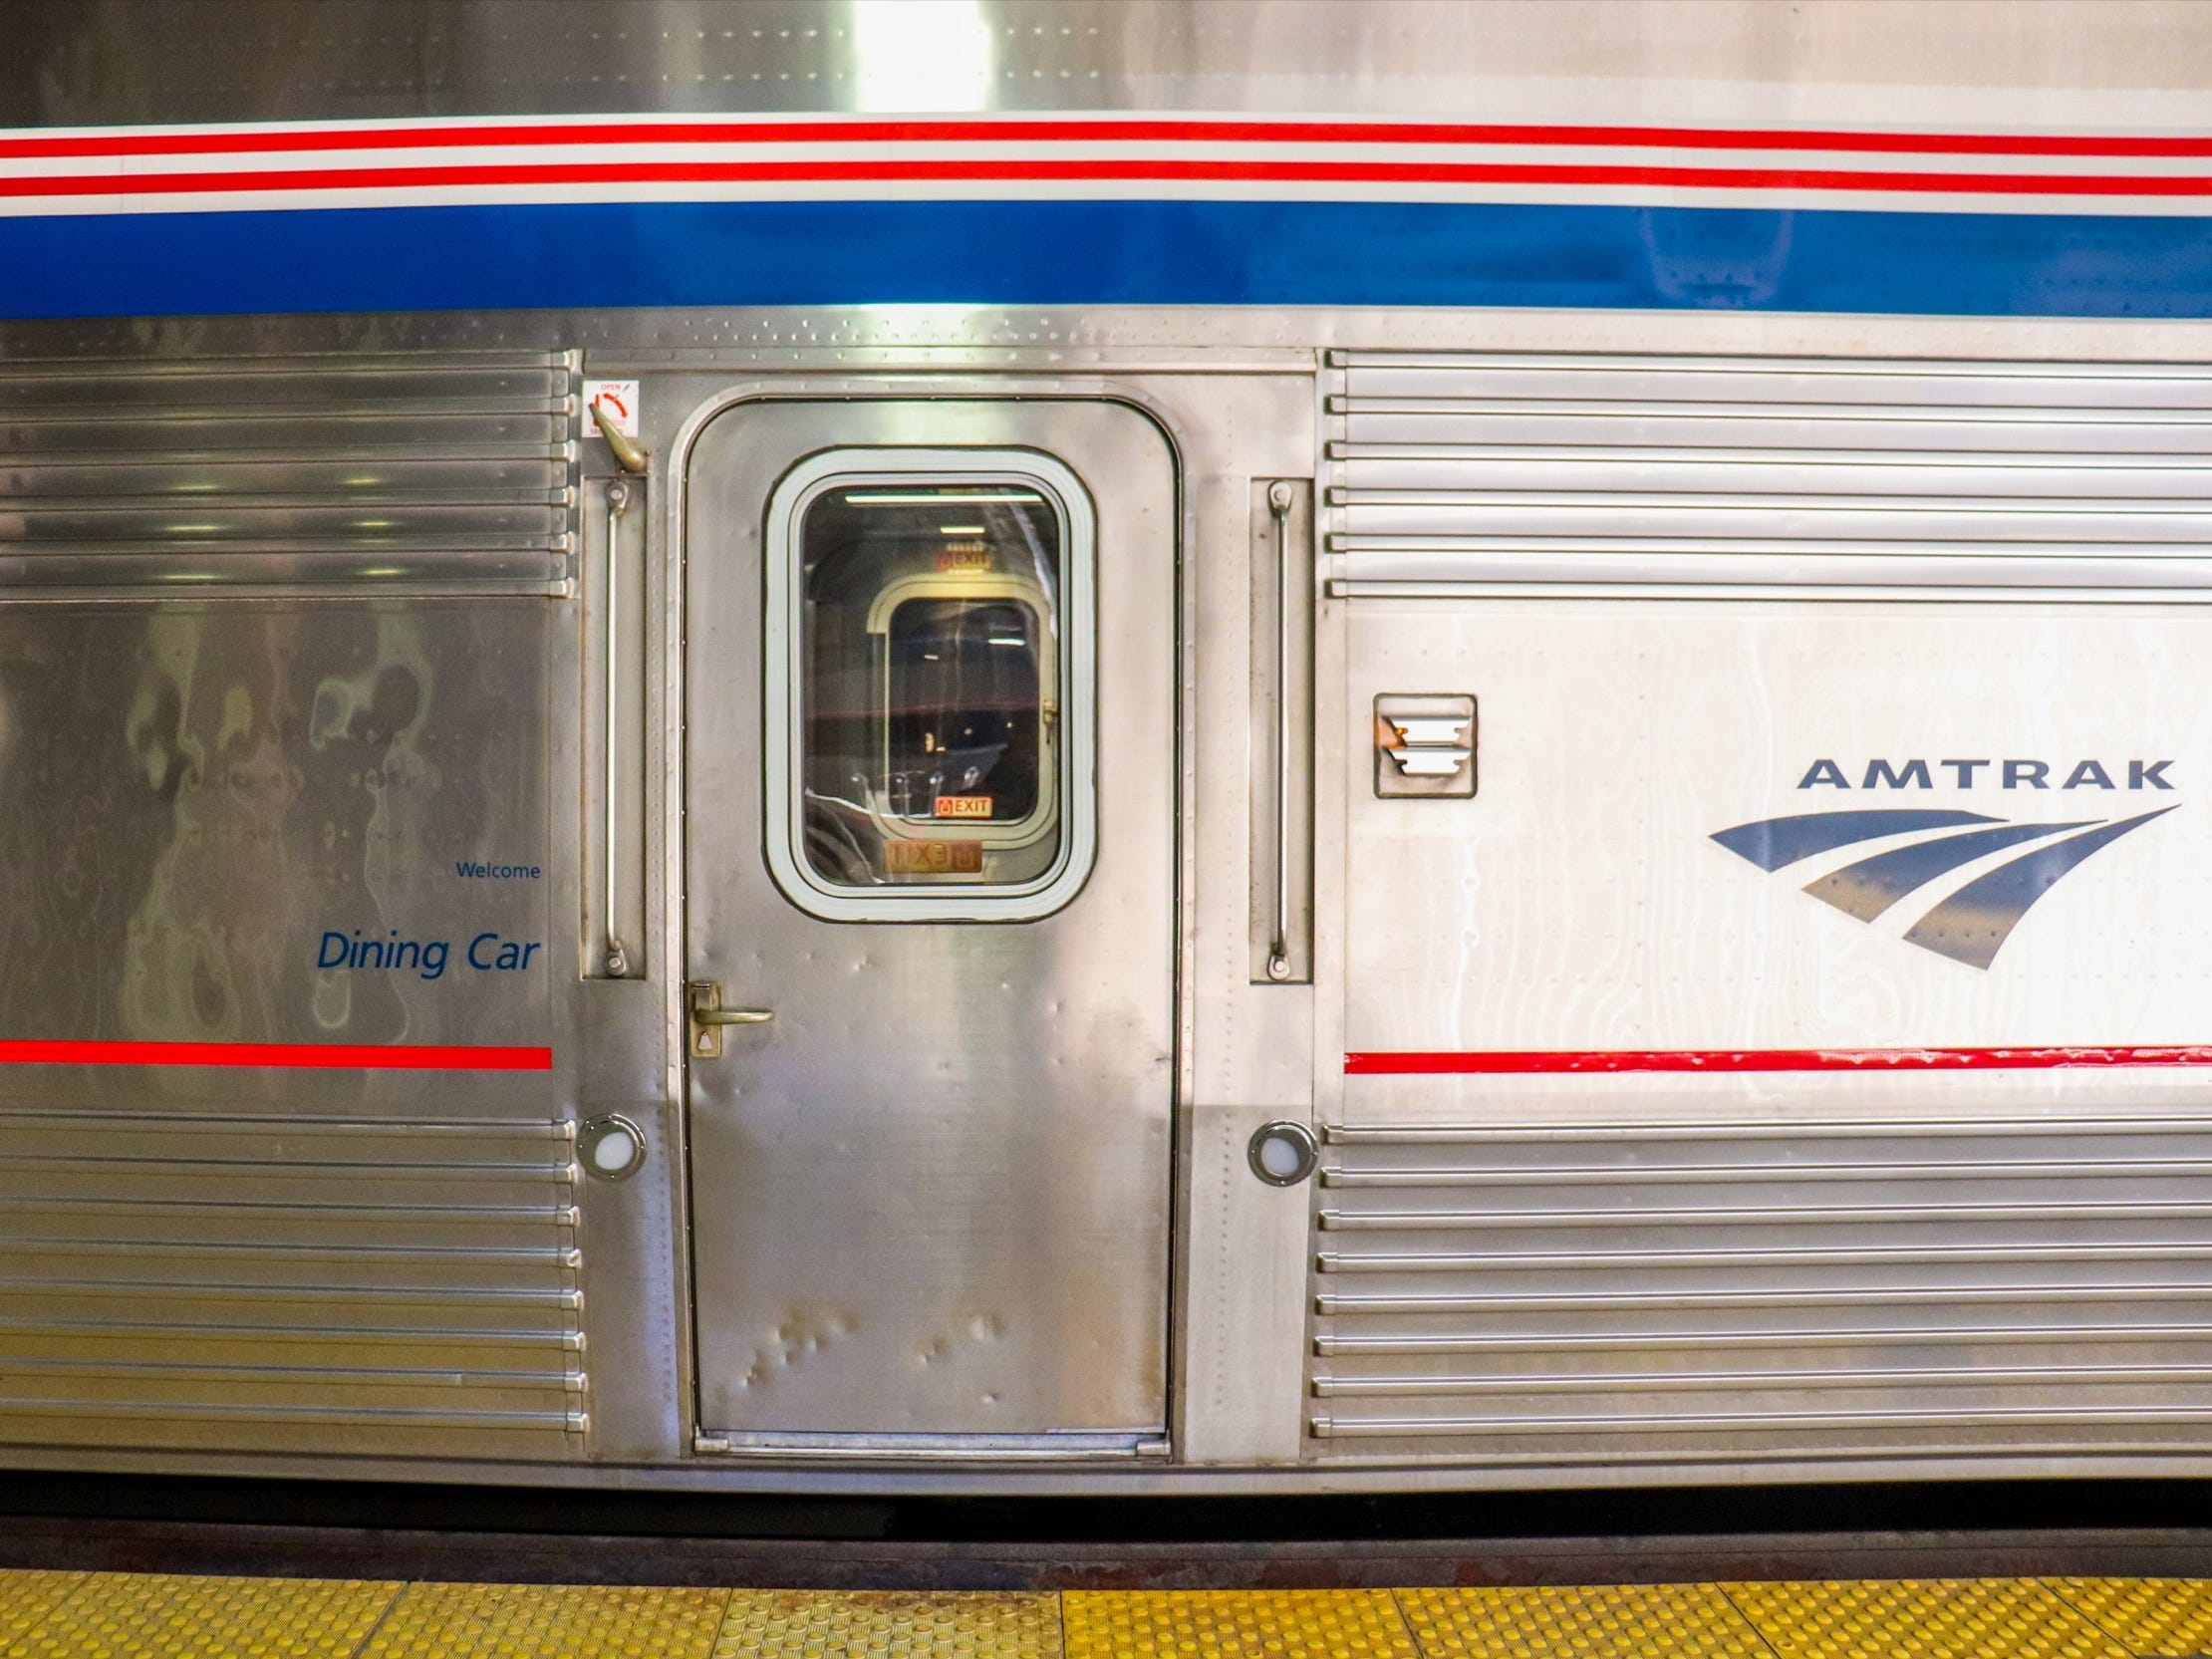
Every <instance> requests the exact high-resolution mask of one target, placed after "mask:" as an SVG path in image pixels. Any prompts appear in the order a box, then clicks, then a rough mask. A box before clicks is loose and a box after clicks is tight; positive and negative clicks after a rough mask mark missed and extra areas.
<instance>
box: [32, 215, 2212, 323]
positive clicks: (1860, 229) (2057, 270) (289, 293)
mask: <svg viewBox="0 0 2212 1659" xmlns="http://www.w3.org/2000/svg"><path fill="white" fill-rule="evenodd" d="M0 255H4V257H0V316H13V317H85V316H118V315H121V316H139V315H154V314H198V313H252V312H307V311H417V310H430V311H442V310H479V309H506V308H524V309H529V308H545V307H553V308H563V309H569V308H596V307H611V306H765V305H817V306H818V305H872V304H915V303H927V304H964V305H1023V306H1036V305H1330V306H1350V305H1372V306H1603V307H1628V308H1645V309H1648V308H1707V309H1755V310H1768V311H1851V312H1890V313H1949V314H1959V315H1976V316H2049V317H2206V316H2212V219H2207V218H2189V217H2124V218H2119V217H2101V216H2091V215H2085V214H2040V213H2023V214H2006V213H1987V214H1984V213H1886V212H1885V213H1864V212H1840V211H1833V210H1824V209H1822V210H1798V211H1779V210H1778V211H1768V210H1754V209H1737V208H1728V209H1720V208H1715V209H1705V208H1636V207H1560V206H1519V205H1476V204H1458V203H1388V202H1289V201H1278V202H1250V201H1228V202H1222V201H983V202H973V201H961V202H911V201H909V202H899V201H866V202H681V203H658V202H656V203H622V204H587V205H550V206H511V207H405V208H345V209H330V210H322V209H318V210H313V211H296V212H266V211H253V212H238V213H160V214H118V215H113V216H110V215H99V216H87V217H68V216H56V217H39V218H14V219H5V220H0Z"/></svg>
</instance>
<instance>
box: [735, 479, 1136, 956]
mask: <svg viewBox="0 0 2212 1659" xmlns="http://www.w3.org/2000/svg"><path fill="white" fill-rule="evenodd" d="M769 531H770V548H769V561H768V563H769V571H770V578H771V579H770V583H769V589H770V592H769V596H768V600H769V630H768V634H769V642H770V650H769V654H768V655H769V665H768V672H769V680H770V684H769V691H770V697H769V703H770V726H771V730H770V742H769V750H770V760H769V771H770V779H769V782H770V791H769V793H770V797H771V803H770V831H769V842H770V846H769V862H770V865H771V867H772V868H773V869H774V870H775V872H776V876H777V880H778V883H779V884H780V885H781V886H782V888H783V890H784V892H785V894H786V895H787V896H788V897H789V898H791V899H792V900H793V901H794V902H795V903H797V904H798V905H799V906H800V907H801V908H802V909H805V910H808V911H811V912H813V913H814V914H816V915H821V916H827V917H831V918H833V919H837V920H870V919H876V920H900V919H904V920H918V919H924V918H927V919H932V920H943V919H949V918H969V919H976V920H983V919H990V920H1000V921H1008V920H1019V919H1022V918H1025V917H1031V916H1040V915H1043V914H1045V913H1046V912H1047V911H1050V910H1053V909H1056V908H1058V906H1059V905H1061V904H1064V903H1065V902H1066V901H1067V899H1068V898H1069V897H1070V896H1072V894H1073V892H1074V890H1075V888H1076V887H1078V886H1080V885H1081V881H1082V876H1083V874H1084V873H1085V872H1086V871H1087V869H1088V865H1089V858H1090V845H1091V822H1092V817H1093V809H1092V802H1091V800H1090V798H1089V796H1090V789H1091V781H1090V780H1091V767H1090V754H1089V748H1090V739H1089V733H1090V729H1091V722H1090V673H1091V669H1090V663H1091V653H1090V650H1089V641H1088V639H1087V637H1085V635H1084V634H1083V632H1082V630H1083V629H1084V628H1085V627H1087V619H1088V603H1087V600H1088V587H1089V582H1090V557H1089V555H1090V546H1091V523H1090V518H1089V501H1088V497H1087V496H1085V494H1084V493H1083V491H1082V489H1081V486H1080V485H1079V484H1077V483H1076V481H1075V479H1074V477H1073V475H1072V474H1070V473H1068V472H1067V470H1066V469H1065V468H1064V467H1062V466H1060V465H1059V464H1058V463H1057V462H1052V461H1049V460H1047V459H1046V458H1045V457H1043V456H1037V455H1027V454H1022V453H1019V452H1012V453H1008V452H975V451H929V450H864V451H844V452H841V453H836V454H831V455H819V456H815V457H814V458H813V459H811V460H810V461H808V462H806V463H805V464H804V465H802V466H801V467H799V468H798V469H796V470H795V471H794V472H793V473H792V474H790V475H789V476H787V477H786V478H785V479H784V481H783V483H782V484H781V485H779V487H778V488H777V490H776V493H775V497H774V500H773V501H772V502H771V504H770V509H769ZM779 692H780V694H781V699H782V700H781V704H780V706H778V693H779ZM779 734H780V737H781V741H780V742H779V741H778V740H777V738H778V736H779Z"/></svg>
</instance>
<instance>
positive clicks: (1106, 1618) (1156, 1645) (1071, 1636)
mask: <svg viewBox="0 0 2212 1659" xmlns="http://www.w3.org/2000/svg"><path fill="white" fill-rule="evenodd" d="M1060 1621H1061V1625H1062V1627H1063V1628H1064V1629H1065V1631H1066V1633H1067V1659H1156V1656H1166V1655H1173V1656H1174V1659H1420V1655H1419V1653H1418V1651H1417V1650H1416V1649H1415V1647H1414V1645H1413V1640H1412V1638H1411V1637H1410V1636H1408V1635H1407V1634H1406V1627H1405V1623H1404V1621H1403V1620H1402V1619H1400V1618H1399V1616H1398V1609H1397V1606H1396V1604H1395V1603H1394V1602H1393V1601H1392V1600H1391V1597H1390V1592H1389V1591H1388V1590H1069V1591H1068V1592H1067V1593H1065V1594H1064V1595H1062V1596H1061V1597H1060Z"/></svg>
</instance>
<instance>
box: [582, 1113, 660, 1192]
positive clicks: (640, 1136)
mask: <svg viewBox="0 0 2212 1659" xmlns="http://www.w3.org/2000/svg"><path fill="white" fill-rule="evenodd" d="M576 1151H577V1155H578V1157H580V1158H581V1159H582V1160H583V1164H584V1168H585V1170H586V1172H587V1173H589V1174H591V1175H595V1176H597V1177H598V1178H599V1179H600V1180H602V1181H626V1180H628V1179H629V1178H630V1177H631V1176H633V1175H636V1174H637V1173H638V1169H639V1166H641V1165H642V1164H644V1163H645V1154H646V1149H645V1131H644V1130H642V1129H640V1128H639V1127H638V1126H637V1125H636V1124H634V1123H632V1122H631V1121H630V1120H629V1119H628V1118H625V1117H615V1116H608V1117H603V1118H593V1119H591V1120H590V1121H589V1122H587V1123H585V1124H583V1125H581V1126H580V1127H579V1128H578V1129H577V1131H576Z"/></svg>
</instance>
